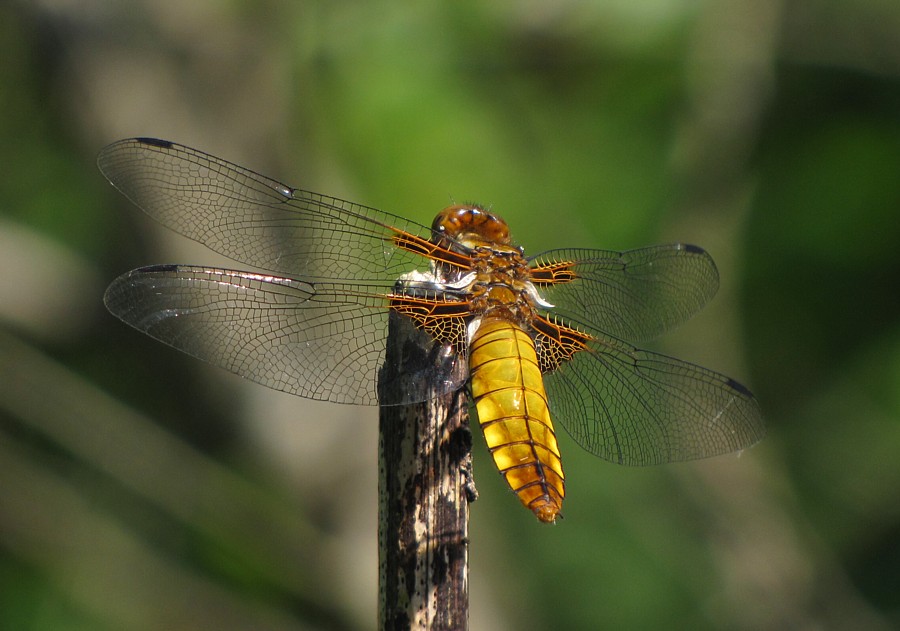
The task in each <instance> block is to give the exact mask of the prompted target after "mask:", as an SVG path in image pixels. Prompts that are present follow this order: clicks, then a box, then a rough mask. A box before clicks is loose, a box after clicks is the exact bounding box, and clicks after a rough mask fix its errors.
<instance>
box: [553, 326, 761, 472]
mask: <svg viewBox="0 0 900 631" xmlns="http://www.w3.org/2000/svg"><path fill="white" fill-rule="evenodd" d="M587 333H589V334H590V336H592V337H593V339H592V340H590V341H588V342H587V347H586V348H585V349H584V350H580V351H578V352H575V353H574V354H573V355H572V356H571V359H568V360H567V361H563V362H562V363H560V364H559V365H558V367H557V368H556V369H555V370H552V371H549V372H547V373H546V374H545V376H544V383H545V385H546V388H547V393H548V396H549V399H550V407H551V410H552V411H553V413H554V418H555V419H556V420H557V421H558V422H559V423H560V424H561V425H562V426H563V427H564V428H565V429H566V430H567V431H568V432H569V434H570V435H571V436H572V437H573V438H574V439H575V441H576V442H577V443H578V444H579V445H581V446H582V447H584V448H585V449H587V450H588V451H590V452H591V453H593V454H596V455H598V456H600V457H601V458H604V459H606V460H610V461H612V462H617V463H619V464H625V465H650V464H661V463H665V462H676V461H682V460H695V459H698V458H706V457H709V456H715V455H720V454H726V453H731V452H734V451H739V450H741V449H745V448H747V447H750V446H751V445H753V444H754V443H756V442H758V441H759V440H761V439H762V437H763V435H764V434H765V428H764V426H763V422H762V417H761V415H760V410H759V405H758V404H757V402H756V399H755V398H754V397H753V395H752V394H751V393H750V391H749V390H747V389H746V388H745V387H744V386H742V385H741V384H739V383H737V382H736V381H734V380H733V379H730V378H728V377H726V376H724V375H720V374H718V373H716V372H713V371H711V370H707V369H706V368H702V367H700V366H695V365H693V364H690V363H687V362H684V361H681V360H678V359H674V358H671V357H667V356H665V355H660V354H657V353H652V352H649V351H644V350H640V349H636V348H634V347H632V346H630V345H628V344H626V343H625V342H622V341H619V340H616V339H614V338H611V337H608V336H605V335H603V334H602V333H600V332H599V331H593V330H588V331H587Z"/></svg>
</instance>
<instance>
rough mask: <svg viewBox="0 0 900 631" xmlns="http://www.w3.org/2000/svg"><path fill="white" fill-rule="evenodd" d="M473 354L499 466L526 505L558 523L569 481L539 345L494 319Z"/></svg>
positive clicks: (479, 402) (479, 403)
mask: <svg viewBox="0 0 900 631" xmlns="http://www.w3.org/2000/svg"><path fill="white" fill-rule="evenodd" d="M469 352H470V355H469V368H470V378H471V387H472V395H473V397H474V399H475V407H476V408H477V410H478V421H479V423H480V424H481V428H482V430H483V431H484V438H485V441H486V442H487V446H488V449H490V451H491V455H492V456H493V458H494V462H495V463H496V464H497V468H498V469H499V470H500V473H501V474H502V475H503V477H504V478H505V479H506V481H507V483H508V484H509V486H510V488H511V489H512V490H513V491H515V493H516V494H517V495H518V496H519V499H520V500H521V502H522V504H524V505H525V507H526V508H528V509H529V510H531V511H533V512H534V514H535V515H536V516H537V518H538V519H540V520H541V521H543V522H547V523H553V522H554V521H555V520H556V515H557V514H558V513H559V511H560V508H561V506H562V500H563V497H564V496H565V477H564V475H563V470H562V462H561V461H560V456H559V447H558V446H557V444H556V434H555V432H554V431H553V424H552V422H551V421H550V410H549V408H548V405H547V395H546V393H545V391H544V381H543V378H542V376H541V371H540V368H539V367H538V360H537V355H536V353H535V349H534V341H533V340H532V339H531V337H529V335H528V334H527V333H526V332H525V331H523V330H522V329H521V327H519V326H517V325H516V324H515V323H514V322H511V321H510V320H506V319H503V318H491V317H488V318H485V319H484V320H483V321H482V322H481V323H480V325H479V326H478V328H477V330H476V331H475V334H474V335H473V337H472V340H471V346H470V351H469Z"/></svg>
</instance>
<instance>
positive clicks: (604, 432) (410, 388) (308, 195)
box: [98, 138, 765, 523]
mask: <svg viewBox="0 0 900 631" xmlns="http://www.w3.org/2000/svg"><path fill="white" fill-rule="evenodd" d="M98 165H99V167H100V170H101V171H102V173H103V175H104V176H105V177H106V178H107V179H108V180H109V181H110V183H111V184H112V185H113V186H114V187H115V188H116V189H118V190H119V191H120V192H121V193H123V194H124V195H125V196H126V197H127V198H128V199H129V200H131V202H133V203H134V204H135V205H137V206H138V207H139V208H140V209H142V210H143V211H144V212H145V213H146V214H148V215H149V216H151V217H152V218H154V219H156V220H157V221H159V222H161V223H162V224H163V225H165V226H167V227H168V228H170V229H172V230H174V231H175V232H177V233H180V234H181V235H184V236H185V237H188V238H190V239H193V240H195V241H198V242H200V243H202V244H204V245H206V246H207V247H208V248H210V249H211V250H213V251H215V252H217V253H219V254H222V255H225V256H226V257H228V258H230V259H232V260H235V261H237V262H239V263H241V264H243V265H246V266H249V267H252V268H254V269H255V270H256V271H243V270H235V269H224V268H220V267H209V266H197V265H154V266H149V267H142V268H139V269H135V270H133V271H130V272H128V273H126V274H124V275H122V276H120V277H119V278H117V279H116V280H115V281H113V283H112V284H111V285H110V286H109V288H108V289H107V291H106V294H105V296H104V302H105V304H106V306H107V308H108V309H109V310H110V311H111V312H112V313H113V314H114V315H115V316H117V317H118V318H120V319H121V320H123V321H124V322H125V323H127V324H129V325H131V326H133V327H134V328H136V329H138V330H139V331H142V332H144V333H146V334H148V335H150V336H151V337H153V338H155V339H157V340H159V341H161V342H163V343H165V344H168V345H169V346H172V347H174V348H176V349H179V350H181V351H184V352H186V353H188V354H189V355H192V356H194V357H197V358H199V359H202V360H205V361H207V362H209V363H211V364H214V365H216V366H220V367H222V368H224V369H226V370H229V371H231V372H233V373H236V374H238V375H240V376H242V377H245V378H247V379H249V380H252V381H254V382H256V383H259V384H262V385H264V386H268V387H270V388H274V389H276V390H281V391H284V392H289V393H292V394H295V395H299V396H301V397H306V398H309V399H315V400H321V401H331V402H334V403H346V404H362V405H382V406H385V405H387V406H390V405H405V404H412V403H419V402H423V401H425V400H427V399H428V398H429V397H435V396H438V395H441V394H447V393H450V392H455V391H458V390H459V389H461V388H468V389H469V391H470V393H471V398H472V400H473V402H474V408H475V411H476V413H477V417H478V422H479V425H480V426H481V428H482V430H483V434H484V438H485V441H486V443H487V447H488V450H489V451H490V453H491V455H492V458H493V460H494V462H495V464H496V467H497V469H498V471H499V472H500V474H501V475H502V476H503V478H504V479H505V480H506V482H507V483H508V484H509V486H510V488H511V489H512V490H513V491H514V493H515V494H516V495H517V496H518V498H519V499H520V501H521V502H522V504H523V505H524V506H525V507H526V508H528V509H529V510H531V511H532V512H533V513H534V515H535V516H536V517H537V518H538V519H539V520H540V521H541V522H545V523H554V522H555V521H556V519H557V517H558V516H559V515H560V511H561V508H562V502H563V499H564V497H565V474H564V472H563V466H562V459H561V455H560V448H559V442H558V440H557V432H556V428H555V425H554V423H553V420H554V419H555V420H556V421H557V422H558V423H559V425H561V426H562V427H563V428H564V429H565V430H566V431H567V432H568V434H569V435H570V436H571V437H572V439H574V441H575V442H576V443H578V444H579V445H580V446H581V447H583V448H584V449H586V450H587V451H588V452H590V453H591V454H594V455H596V456H599V457H600V458H603V459H605V460H608V461H611V462H614V463H618V464H621V465H652V464H662V463H669V462H677V461H686V460H694V459H700V458H706V457H710V456H716V455H721V454H727V453H732V452H738V451H741V450H743V449H745V448H747V447H750V446H751V445H753V444H755V443H756V442H758V441H759V440H761V439H762V437H763V435H764V432H765V429H764V424H763V421H762V416H761V413H760V407H759V404H758V403H757V400H756V399H755V398H754V396H753V394H752V393H751V392H750V391H749V390H748V389H747V388H746V387H744V386H743V385H741V384H740V383H738V382H737V381H735V380H734V379H731V378H730V377H727V376H724V375H722V374H719V373H717V372H714V371H712V370H708V369H706V368H703V367H700V366H697V365H694V364H691V363H688V362H685V361H682V360H679V359H675V358H672V357H668V356H665V355H662V354H658V353H655V352H651V351H647V350H641V349H639V348H637V347H635V346H634V344H639V343H642V342H646V341H648V340H651V339H653V338H655V337H657V336H659V335H661V334H662V333H664V332H666V331H668V330H670V329H672V328H673V327H675V326H677V325H679V324H682V323H683V322H685V321H686V320H688V319H689V318H690V317H691V316H693V315H694V314H695V313H696V312H697V311H699V310H700V309H701V308H702V307H703V306H704V305H705V304H706V303H707V302H708V301H709V300H710V299H711V298H712V297H713V295H714V294H715V293H716V291H717V289H718V285H719V276H718V271H717V269H716V266H715V264H714V262H713V259H712V258H711V257H710V255H709V254H708V253H707V252H706V251H704V250H703V249H702V248H700V247H697V246H694V245H688V244H682V243H675V244H669V245H658V246H653V247H646V248H640V249H635V250H629V251H623V252H617V251H610V250H598V249H574V248H573V249H556V250H549V251H546V252H544V253H542V254H538V255H535V256H525V253H524V250H523V249H522V248H521V247H518V246H516V245H514V244H513V242H512V240H511V238H510V231H509V227H508V224H507V223H506V222H505V221H504V220H503V219H502V218H500V217H499V216H498V215H497V214H495V213H494V212H492V210H490V209H488V208H485V207H482V206H480V205H477V204H454V205H452V206H450V207H448V208H445V209H444V210H442V211H441V212H440V213H439V214H438V215H437V217H436V218H435V220H434V222H433V224H432V225H431V227H427V226H424V225H420V224H417V223H414V222H412V221H408V220H406V219H403V218H401V217H399V216H396V215H392V214H389V213H386V212H382V211H380V210H377V209H375V208H371V207H367V206H363V205H360V204H356V203H353V202H349V201H344V200H341V199H337V198H335V197H329V196H327V195H322V194H319V193H314V192H311V191H306V190H302V189H299V188H294V187H291V186H288V185H286V184H283V183H281V182H279V181H277V180H274V179H272V178H269V177H266V176H264V175H261V174H259V173H256V172H254V171H251V170H249V169H246V168H243V167H240V166H237V165H235V164H232V163H230V162H228V161H225V160H222V159H220V158H216V157H214V156H211V155H208V154H206V153H204V152H202V151H198V150H196V149H191V148H189V147H185V146H183V145H180V144H177V143H174V142H170V141H165V140H158V139H152V138H132V139H127V140H121V141H118V142H115V143H113V144H111V145H109V146H107V147H106V148H104V149H103V150H102V151H101V153H100V155H99V157H98ZM392 315H393V316H394V317H395V318H399V320H400V321H401V322H403V323H405V325H406V326H407V327H408V328H409V330H410V331H412V332H413V333H414V335H415V336H416V337H415V338H414V339H415V341H416V344H417V345H420V346H421V349H422V350H423V352H425V354H426V355H425V356H426V357H428V361H425V362H417V363H416V365H415V366H408V367H407V366H403V367H400V368H401V371H405V377H406V378H405V379H404V380H403V386H402V387H399V388H395V389H392V390H391V392H384V391H382V392H379V388H378V371H379V367H381V366H382V365H383V363H384V362H385V351H386V343H387V336H388V329H389V327H388V318H389V317H391V316H392Z"/></svg>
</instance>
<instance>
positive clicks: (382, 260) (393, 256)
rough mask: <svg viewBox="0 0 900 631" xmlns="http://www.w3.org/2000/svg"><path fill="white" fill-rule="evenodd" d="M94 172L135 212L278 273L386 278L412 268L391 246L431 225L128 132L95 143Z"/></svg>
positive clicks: (426, 233)
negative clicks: (97, 169)
mask: <svg viewBox="0 0 900 631" xmlns="http://www.w3.org/2000/svg"><path fill="white" fill-rule="evenodd" d="M97 163H98V166H99V167H100V170H101V171H102V172H103V175H105V176H106V178H107V179H108V180H109V181H110V182H111V183H112V184H113V186H115V187H116V188H117V189H119V190H120V191H121V192H122V193H123V194H124V195H125V196H126V197H128V199H130V200H131V201H132V202H134V203H135V204H136V205H137V206H138V207H140V208H141V209H142V210H143V211H144V212H146V213H147V214H148V215H150V216H151V217H153V218H154V219H156V220H158V221H159V222H161V223H162V224H164V225H165V226H167V227H169V228H171V229H172V230H174V231H176V232H178V233H180V234H182V235H184V236H186V237H189V238H191V239H194V240H195V241H199V242H200V243H203V244H204V245H206V246H207V247H209V248H210V249H212V250H215V251H216V252H219V253H220V254H223V255H225V256H227V257H229V258H231V259H234V260H236V261H240V262H242V263H246V264H248V265H252V266H254V267H257V268H260V269H264V270H267V271H271V272H275V273H277V274H282V275H285V276H302V277H304V278H340V279H344V280H385V281H388V280H389V281H391V282H393V281H395V280H396V279H397V278H398V277H399V276H400V275H401V274H403V273H406V272H409V271H411V270H414V269H416V268H417V267H422V257H421V256H419V255H418V254H413V253H411V252H407V251H404V250H402V249H399V248H397V247H396V246H395V245H394V244H393V243H392V242H391V239H392V238H393V237H394V236H395V235H397V234H398V231H403V232H406V233H408V234H412V235H416V236H420V237H424V238H429V237H430V236H431V230H430V229H428V228H425V227H424V226H421V225H419V224H416V223H413V222H410V221H407V220H405V219H402V218H401V217H396V216H394V215H390V214H388V213H384V212H381V211H379V210H376V209H374V208H369V207H366V206H361V205H359V204H354V203H352V202H347V201H343V200H340V199H336V198H334V197H327V196H325V195H319V194H317V193H311V192H308V191H302V190H299V189H294V188H291V187H289V186H287V185H285V184H282V183H281V182H278V181H276V180H273V179H271V178H268V177H265V176H263V175H260V174H258V173H254V172H253V171H250V170H249V169H244V168H242V167H239V166H237V165H234V164H231V163H230V162H226V161H225V160H221V159H220V158H216V157H214V156H211V155H208V154H206V153H203V152H201V151H197V150H196V149H191V148H189V147H185V146H183V145H179V144H176V143H173V142H168V141H164V140H155V139H150V138H133V139H130V140H121V141H119V142H116V143H113V144H111V145H109V146H108V147H105V148H104V149H103V150H102V151H101V152H100V155H99V157H98V159H97Z"/></svg>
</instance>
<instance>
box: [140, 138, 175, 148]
mask: <svg viewBox="0 0 900 631" xmlns="http://www.w3.org/2000/svg"><path fill="white" fill-rule="evenodd" d="M134 140H135V142H139V143H141V144H142V145H150V146H151V147H160V148H162V149H171V148H172V145H173V144H174V143H173V142H171V141H169V140H160V139H159V138H143V137H142V138H135V139H134Z"/></svg>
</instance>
